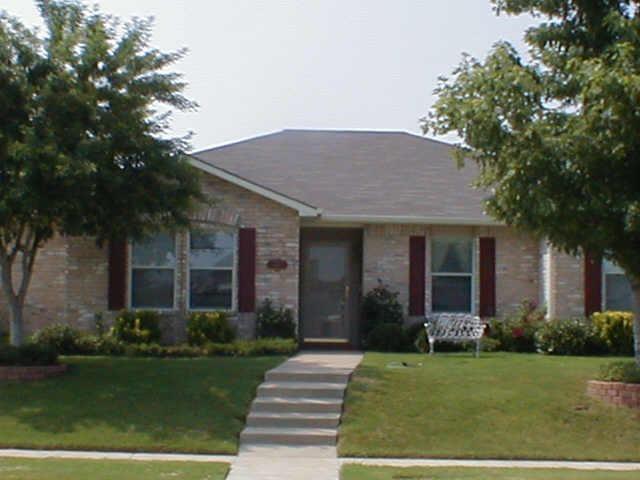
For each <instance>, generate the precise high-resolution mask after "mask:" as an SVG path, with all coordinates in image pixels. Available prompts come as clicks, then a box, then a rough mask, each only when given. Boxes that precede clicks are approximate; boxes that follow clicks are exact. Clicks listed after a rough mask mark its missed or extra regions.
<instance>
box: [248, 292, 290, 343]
mask: <svg viewBox="0 0 640 480" xmlns="http://www.w3.org/2000/svg"><path fill="white" fill-rule="evenodd" d="M256 316H257V319H256V320H257V321H256V336H257V337H258V338H296V323H295V322H294V320H293V312H292V311H291V309H290V308H285V307H284V306H279V307H277V308H276V307H275V306H274V305H273V302H272V301H271V299H269V298H266V299H265V300H264V301H263V302H262V303H261V304H260V306H259V307H258V310H257V311H256Z"/></svg>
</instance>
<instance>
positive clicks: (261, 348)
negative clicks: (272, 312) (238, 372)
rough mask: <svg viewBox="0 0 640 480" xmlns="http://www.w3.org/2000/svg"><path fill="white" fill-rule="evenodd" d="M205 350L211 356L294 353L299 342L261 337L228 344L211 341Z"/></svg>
mask: <svg viewBox="0 0 640 480" xmlns="http://www.w3.org/2000/svg"><path fill="white" fill-rule="evenodd" d="M205 350H206V353H207V355H210V356H217V355H227V356H235V357H249V356H258V355H293V354H294V353H296V352H297V351H298V343H297V342H296V341H295V340H294V339H291V338H259V339H257V340H237V341H235V342H233V343H228V344H224V343H223V344H220V343H210V344H208V345H207V346H206V347H205Z"/></svg>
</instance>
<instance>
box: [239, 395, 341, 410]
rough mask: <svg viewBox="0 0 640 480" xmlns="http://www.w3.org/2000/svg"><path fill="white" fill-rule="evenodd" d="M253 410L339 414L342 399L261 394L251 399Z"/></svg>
mask: <svg viewBox="0 0 640 480" xmlns="http://www.w3.org/2000/svg"><path fill="white" fill-rule="evenodd" d="M254 412H255V413H258V412H271V413H279V412H285V413H338V414H339V413H341V412H342V399H338V398H319V397H315V398H305V397H298V398H291V397H278V396H262V397H258V398H256V399H255V400H254V401H253V403H252V405H251V413H254Z"/></svg>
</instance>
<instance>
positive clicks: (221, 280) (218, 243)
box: [189, 230, 236, 310]
mask: <svg viewBox="0 0 640 480" xmlns="http://www.w3.org/2000/svg"><path fill="white" fill-rule="evenodd" d="M235 239H236V237H235V234H234V233H232V232H230V231H225V230H217V231H215V232H211V231H208V232H202V231H199V232H192V233H191V235H190V239H189V308H190V309H211V310H213V309H221V310H230V309H231V308H233V283H234V267H235Z"/></svg>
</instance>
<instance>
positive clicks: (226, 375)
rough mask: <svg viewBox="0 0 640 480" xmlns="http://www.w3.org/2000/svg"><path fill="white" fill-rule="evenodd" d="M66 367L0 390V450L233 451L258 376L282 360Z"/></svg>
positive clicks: (108, 362) (80, 362)
mask: <svg viewBox="0 0 640 480" xmlns="http://www.w3.org/2000/svg"><path fill="white" fill-rule="evenodd" d="M65 361H68V362H69V363H70V364H71V366H72V368H71V371H70V372H69V373H68V374H67V375H65V376H63V377H59V378H56V379H50V380H46V381H42V382H37V383H20V384H17V383H10V384H4V385H0V392H1V394H0V445H4V446H18V445H21V446H28V445H40V446H44V445H49V444H50V445H51V446H52V447H53V446H60V445H64V444H67V445H70V446H71V445H72V446H74V447H75V448H82V446H86V447H87V448H97V447H101V448H118V446H125V447H127V449H139V450H166V449H172V448H179V449H182V450H185V451H207V450H208V448H209V447H208V445H210V446H211V447H212V448H213V450H216V449H219V448H220V445H225V447H224V448H223V450H224V451H232V450H235V448H236V443H237V436H238V433H239V432H240V430H241V428H242V427H243V425H244V419H245V416H246V414H247V410H248V406H249V404H250V402H251V400H252V399H253V397H254V395H255V390H256V388H257V386H258V384H259V383H260V382H261V381H262V378H263V375H264V372H265V370H267V369H269V368H271V367H272V366H274V365H276V364H278V363H279V362H280V361H281V359H280V358H275V357H271V358H266V357H262V358H207V359H166V360H163V359H125V358H73V359H67V360H65Z"/></svg>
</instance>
